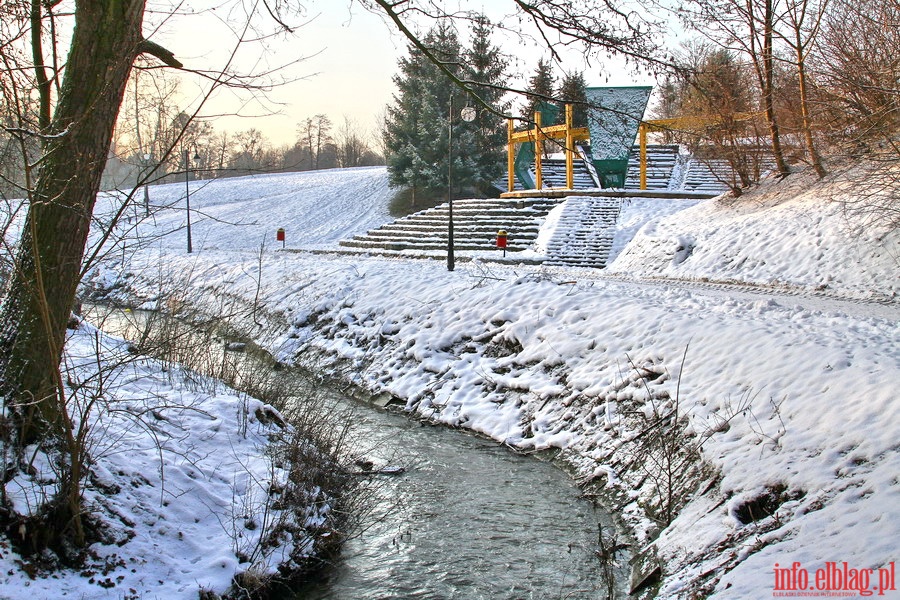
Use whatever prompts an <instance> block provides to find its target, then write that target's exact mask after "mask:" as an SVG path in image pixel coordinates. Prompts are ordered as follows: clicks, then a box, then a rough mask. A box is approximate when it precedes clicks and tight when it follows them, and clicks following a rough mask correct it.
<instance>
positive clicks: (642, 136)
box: [638, 122, 647, 190]
mask: <svg viewBox="0 0 900 600" xmlns="http://www.w3.org/2000/svg"><path fill="white" fill-rule="evenodd" d="M638 139H639V140H640V144H641V189H642V190H646V189H647V124H646V123H643V122H642V123H641V125H640V127H639V128H638Z"/></svg>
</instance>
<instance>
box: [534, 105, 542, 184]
mask: <svg viewBox="0 0 900 600" xmlns="http://www.w3.org/2000/svg"><path fill="white" fill-rule="evenodd" d="M543 155H544V143H543V140H542V139H541V112H540V111H535V112H534V170H535V181H534V187H535V188H536V189H539V190H540V189H543V187H544V176H543V174H542V173H541V162H542V161H543V158H544V156H543Z"/></svg>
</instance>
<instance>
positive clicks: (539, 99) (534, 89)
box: [522, 58, 556, 125]
mask: <svg viewBox="0 0 900 600" xmlns="http://www.w3.org/2000/svg"><path fill="white" fill-rule="evenodd" d="M555 88H556V78H555V77H554V76H553V67H552V65H551V64H550V61H549V60H544V59H543V58H542V59H541V60H539V61H538V64H537V68H536V69H535V71H534V75H532V76H531V79H529V80H528V88H527V89H526V93H527V99H528V100H527V102H526V104H525V107H524V108H523V110H522V117H523V118H524V119H525V120H527V121H529V122H530V121H531V120H532V119H534V111H535V110H537V107H538V106H539V105H540V104H541V103H550V102H551V101H552V100H551V99H552V98H553V92H554V90H555ZM542 124H543V125H553V123H542Z"/></svg>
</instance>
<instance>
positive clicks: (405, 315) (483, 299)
mask: <svg viewBox="0 0 900 600" xmlns="http://www.w3.org/2000/svg"><path fill="white" fill-rule="evenodd" d="M328 176H329V177H334V178H335V179H339V178H340V173H339V172H334V173H331V174H329V175H328ZM352 176H353V174H350V175H348V177H352ZM379 176H380V177H381V178H382V181H384V179H385V177H384V174H383V172H382V173H381V175H379ZM256 181H257V182H258V181H259V178H256ZM293 181H294V182H295V183H296V184H297V185H298V186H300V185H302V183H303V181H304V178H303V176H301V175H298V176H297V179H295V180H293ZM248 183H249V182H248ZM790 183H791V179H790V178H788V180H787V181H786V183H785V185H784V186H783V187H779V186H778V185H774V184H773V189H770V190H768V192H770V195H769V196H752V195H748V196H747V197H746V198H743V199H742V200H740V201H739V202H738V203H735V204H733V205H726V204H725V203H724V199H714V200H709V201H701V202H695V201H690V202H684V203H679V201H673V200H658V201H655V200H650V199H643V200H632V201H631V203H630V204H628V205H626V206H625V207H624V208H623V212H622V215H621V218H620V221H619V223H620V225H619V228H618V231H617V237H616V241H615V243H614V246H613V256H615V257H616V258H615V260H614V261H613V262H612V265H611V268H610V271H612V272H613V273H614V277H612V276H607V275H606V274H604V273H603V272H598V271H596V270H592V269H578V268H546V267H544V268H539V267H528V266H510V265H498V264H494V263H490V262H487V261H484V260H482V259H481V258H480V257H479V256H478V255H474V256H473V260H472V261H471V262H463V263H459V264H458V265H457V269H456V270H455V271H453V272H448V271H447V270H446V267H445V265H444V264H443V262H441V261H423V260H410V259H399V258H392V259H384V258H382V259H378V258H373V257H366V256H363V255H343V254H337V253H334V254H327V253H324V254H323V253H322V252H321V251H322V249H323V248H326V247H328V246H329V245H330V244H331V240H332V239H335V238H337V237H342V236H349V235H352V234H353V233H357V232H359V231H360V229H357V227H358V226H359V224H360V223H361V222H363V221H366V220H368V219H371V220H372V221H377V220H379V219H381V218H385V217H384V215H385V211H384V209H383V208H381V207H376V206H374V205H373V206H371V207H369V209H368V210H370V212H369V213H368V214H360V212H356V209H358V208H359V207H360V205H361V204H364V203H365V202H366V201H365V200H364V198H372V197H373V196H372V194H371V193H365V192H362V191H360V192H357V191H355V190H356V187H355V185H356V184H353V185H348V186H347V187H346V188H342V189H343V191H342V194H344V195H342V196H340V197H337V198H335V199H334V200H333V202H334V206H333V207H332V208H333V209H335V210H334V211H333V212H332V213H331V214H333V215H335V216H334V217H333V218H331V219H330V221H329V223H330V225H329V227H330V228H331V231H332V233H328V234H318V233H315V231H318V230H317V229H316V225H315V223H314V222H313V220H311V221H310V223H309V225H310V227H311V228H312V230H313V232H312V233H310V234H309V235H308V236H307V234H306V233H305V230H304V229H303V227H304V221H303V220H302V218H300V217H299V216H297V214H298V209H297V208H296V205H295V204H294V202H295V201H296V202H300V201H301V199H302V198H303V195H302V194H300V193H299V192H297V193H296V194H295V195H294V200H292V201H291V202H287V201H285V202H265V198H264V197H262V196H261V195H260V194H257V193H255V192H253V191H252V190H251V189H247V190H242V188H241V187H240V186H239V185H238V182H231V183H229V184H228V185H233V186H234V187H233V188H232V191H231V192H229V194H231V195H230V196H229V197H231V198H234V199H237V198H240V197H241V196H242V195H244V194H246V195H247V196H250V199H248V201H247V202H246V203H244V202H239V201H237V200H235V201H234V202H231V203H230V204H231V206H232V208H231V209H230V210H231V211H232V212H231V213H230V215H229V217H228V219H225V220H220V221H214V222H210V223H208V224H207V227H208V229H207V230H206V231H207V233H206V234H204V235H202V236H201V239H203V240H204V242H203V244H202V245H201V247H200V249H199V250H198V251H196V252H195V253H193V254H191V255H187V254H186V253H185V252H184V250H183V231H176V232H175V233H172V234H170V235H168V236H167V237H165V238H163V239H162V240H160V241H159V242H156V243H153V244H151V245H148V246H147V247H144V248H141V249H139V250H135V251H133V252H127V253H115V254H112V255H110V257H109V259H108V260H107V261H105V262H104V263H103V264H102V265H101V266H100V267H98V268H97V269H96V270H95V271H93V272H92V274H91V276H90V277H91V278H92V280H93V281H94V282H97V283H102V284H103V285H104V286H105V287H106V289H108V290H109V289H112V290H113V291H112V292H110V297H119V298H123V299H124V298H128V299H132V300H133V299H134V298H135V297H137V298H139V299H144V300H147V301H148V303H149V304H150V305H152V304H153V303H155V302H156V301H157V300H158V297H159V290H160V288H161V287H165V286H169V285H173V283H172V282H173V281H174V280H176V279H178V278H181V279H182V280H185V281H187V284H188V287H187V288H186V291H185V293H186V294H187V297H188V299H189V301H190V302H192V303H193V304H194V305H195V306H197V307H198V308H202V307H207V309H208V310H219V309H221V307H222V305H223V302H226V301H227V302H229V303H233V306H235V307H244V308H247V307H258V308H259V310H258V311H256V310H254V313H253V314H254V319H255V320H256V321H257V322H258V323H261V324H262V325H261V328H257V329H256V331H255V332H254V335H255V336H256V338H257V340H258V341H259V342H260V343H262V344H263V345H265V346H266V347H268V348H269V349H270V350H271V351H272V352H273V353H275V354H276V355H277V356H278V357H279V358H281V359H282V360H291V359H292V358H293V357H294V356H295V355H296V354H297V353H303V352H310V351H313V350H315V351H317V352H319V353H321V354H323V355H324V356H325V357H327V358H329V359H330V360H331V361H332V362H333V364H335V365H336V366H337V365H340V366H342V367H346V366H348V365H349V366H350V367H351V370H350V371H349V372H350V373H351V374H352V377H353V379H354V380H355V382H356V383H357V384H358V385H360V386H362V387H364V388H366V389H368V390H369V391H371V392H372V393H382V394H389V395H391V396H393V397H394V398H395V399H397V400H398V401H399V402H401V403H402V404H403V405H404V406H405V407H406V409H407V410H409V411H410V412H413V413H415V414H418V415H421V416H422V417H424V418H428V419H432V420H435V421H437V422H441V423H446V424H449V425H454V426H462V427H467V428H470V429H472V430H475V431H478V432H481V433H484V434H487V435H490V436H492V437H493V438H495V439H497V440H498V441H501V442H504V443H507V444H510V445H512V446H514V447H517V448H520V449H523V450H539V449H557V450H559V451H561V452H562V456H563V457H564V458H565V459H566V460H567V461H568V462H569V463H570V464H572V465H573V466H574V467H575V469H576V475H577V476H578V477H579V479H581V480H583V481H585V482H587V481H592V482H593V483H594V484H599V485H600V486H601V487H605V490H606V491H605V492H604V493H606V494H608V495H609V497H614V498H616V499H617V504H616V507H617V508H618V509H619V512H620V515H621V518H622V522H623V524H624V525H625V526H627V527H628V528H629V530H630V532H631V536H632V540H633V542H634V544H635V547H634V549H635V550H636V551H640V550H644V549H647V548H650V547H652V548H654V549H655V552H656V553H657V554H658V556H659V557H660V559H661V560H662V563H663V576H662V581H661V582H660V593H659V595H660V597H665V598H692V597H697V596H698V595H699V596H701V597H702V596H706V595H708V594H712V595H713V596H714V597H720V598H756V597H763V596H770V595H772V594H773V590H774V585H775V571H774V569H775V565H776V563H777V564H779V565H782V566H785V565H791V564H793V563H795V562H797V563H800V564H801V565H802V567H803V568H804V569H808V570H809V571H810V573H815V570H816V569H818V568H822V567H824V566H825V563H826V562H837V563H838V564H841V563H842V562H846V563H847V564H848V565H849V566H850V567H852V568H857V569H887V568H888V567H889V566H890V565H892V564H893V561H894V560H895V559H896V556H895V552H896V543H895V540H896V539H897V538H898V536H900V518H898V517H900V514H898V507H900V501H898V500H900V498H898V496H900V481H898V479H897V475H896V473H897V467H898V464H900V463H898V449H900V448H898V446H897V440H898V439H900V418H898V417H900V415H898V404H897V402H896V397H895V396H896V395H895V393H894V392H893V389H892V385H893V384H892V382H894V381H896V380H897V378H898V377H900V303H898V301H897V299H896V297H895V294H894V291H895V290H896V289H897V284H898V281H897V273H898V262H897V257H898V255H900V252H898V241H900V240H898V235H897V232H896V231H876V230H874V229H870V230H869V231H868V233H867V235H863V236H860V235H857V234H856V233H854V230H853V227H852V225H853V220H852V219H853V217H852V215H849V216H848V215H845V214H844V213H843V212H842V211H839V210H836V209H835V206H839V205H832V204H830V203H828V202H824V201H822V200H821V199H817V198H816V197H815V195H813V194H807V195H806V196H801V197H798V198H796V199H795V198H793V196H794V195H795V194H794V193H793V192H791V193H787V192H784V193H782V190H784V188H785V187H786V186H787V184H790ZM827 183H828V182H826V184H827ZM223 185H224V184H223ZM334 185H335V186H337V185H341V184H339V183H335V184H334ZM372 185H373V188H375V187H377V186H376V185H375V184H374V183H373V184H372ZM248 187H252V186H249V185H248ZM273 187H274V188H276V189H277V187H278V186H277V185H273ZM824 191H825V190H824V189H822V190H820V192H823V193H824ZM152 192H153V193H154V194H155V193H157V190H153V191H152ZM167 193H168V192H167ZM171 193H172V194H174V196H173V197H177V192H174V191H173V192H171ZM222 195H224V192H223V193H222ZM320 197H324V196H320ZM191 200H192V207H193V206H194V204H193V203H194V195H193V194H192V197H191ZM207 202H208V203H209V204H208V205H206V203H207ZM263 205H264V206H265V208H266V210H267V211H268V212H267V213H266V214H267V216H266V217H265V222H264V223H260V224H259V227H260V229H259V231H263V230H266V231H272V227H273V226H285V227H286V228H289V231H294V228H297V229H296V231H297V234H298V237H300V238H306V237H308V238H309V239H310V243H311V244H313V245H314V246H315V247H316V249H317V250H319V252H317V253H307V252H299V253H285V252H278V251H277V249H275V248H272V247H271V246H269V247H268V249H267V250H266V251H265V252H264V253H262V254H258V253H257V252H256V251H257V250H258V249H259V239H257V238H256V236H255V235H250V234H248V233H247V231H248V229H247V228H246V227H241V226H236V225H231V224H229V223H227V222H225V221H227V220H237V219H238V218H245V219H259V218H261V217H258V215H257V213H259V212H260V211H261V208H260V207H261V206H263ZM215 206H216V205H215V197H213V196H210V197H208V199H207V200H204V199H203V197H202V196H201V195H200V194H199V193H198V195H197V207H198V211H207V210H209V211H210V212H212V211H213V210H214V209H215ZM342 207H343V208H342ZM215 210H218V209H215ZM300 210H303V209H300ZM362 212H363V213H365V211H362ZM217 214H221V213H217ZM235 215H238V216H235ZM164 219H168V221H165V222H164ZM177 219H178V216H177V215H174V216H168V217H161V216H159V217H157V220H156V223H155V224H154V223H150V222H148V223H143V224H141V225H140V226H139V227H138V229H137V231H136V232H135V235H134V237H135V238H138V237H139V238H141V239H153V238H154V236H155V235H156V234H158V233H161V232H165V231H166V228H169V229H170V230H171V229H173V227H172V226H173V224H175V223H176V222H177ZM289 219H292V220H290V221H289ZM283 223H289V224H288V225H283ZM554 223H555V224H556V226H557V227H559V221H558V220H555V219H550V220H548V227H549V226H552V225H553V224H554ZM339 229H343V232H341V233H339V232H338V230H339ZM272 236H273V237H274V232H272ZM290 239H292V238H289V240H290ZM542 239H546V235H545V236H544V237H543V238H542ZM331 247H334V248H335V249H336V246H331ZM536 251H540V247H538V248H537V250H536ZM669 278H674V279H669ZM677 280H692V281H701V282H702V281H709V282H722V281H725V282H747V283H750V284H754V285H752V286H749V287H747V288H742V289H741V290H739V291H732V290H731V289H729V288H728V287H719V288H716V287H702V286H693V285H692V286H685V285H682V284H681V283H679V282H678V281H677ZM654 282H655V283H654ZM119 286H121V287H119ZM823 286H825V287H824V288H823ZM782 287H784V288H789V289H790V290H791V291H792V292H793V293H794V294H795V295H780V294H778V293H775V290H776V289H781V288H782ZM816 288H819V292H822V291H823V290H824V291H827V292H828V293H829V294H831V296H832V298H831V299H829V301H828V302H823V301H821V300H820V299H819V298H813V297H809V296H806V295H804V293H805V291H810V292H815V291H816ZM876 301H877V302H876ZM341 372H344V373H346V372H347V371H341ZM676 406H677V410H678V415H679V416H680V417H681V420H680V421H677V422H678V423H679V427H682V426H683V427H684V428H685V431H686V432H687V434H688V435H689V437H688V438H687V440H688V441H687V442H686V443H687V444H689V445H691V446H692V447H693V448H695V449H696V452H698V453H699V456H700V458H702V463H703V468H702V469H699V470H693V469H692V468H691V469H686V470H684V473H686V474H685V478H686V479H684V480H683V481H685V485H688V487H689V488H690V490H691V493H689V494H688V495H687V496H683V497H681V498H680V499H679V502H678V504H679V507H680V512H678V513H677V515H676V516H675V518H674V520H673V521H672V523H671V524H670V525H668V526H663V524H662V523H660V522H659V521H658V520H656V521H655V520H654V519H653V517H657V518H658V517H659V509H660V507H661V505H662V504H663V503H664V502H663V500H664V499H665V498H664V496H665V493H664V490H661V488H660V487H659V485H657V484H655V483H654V481H658V477H656V478H655V476H654V472H652V469H653V468H654V467H652V464H651V463H649V462H648V461H643V462H642V461H640V460H639V459H640V457H641V455H640V454H639V451H641V450H642V449H643V450H645V451H646V450H648V447H643V446H641V443H642V440H644V439H647V438H648V437H652V436H648V435H647V434H646V433H645V432H644V428H645V427H646V426H647V423H652V422H656V421H655V419H657V418H658V417H659V416H661V415H662V416H664V415H670V414H672V411H673V410H674V409H675V408H676ZM701 442H702V443H701ZM658 449H659V448H658V447H657V446H651V447H649V450H650V451H652V452H656V451H657V450H658ZM642 464H643V465H650V466H643V467H642V466H641V465H642ZM680 474H681V472H679V473H675V475H680ZM656 475H658V473H656ZM767 499H768V500H770V502H769V504H770V505H771V506H772V507H773V508H772V510H771V511H758V510H757V511H756V513H757V514H755V515H752V513H753V512H754V507H756V508H758V507H760V506H763V505H765V504H766V501H767ZM523 501H527V498H523ZM681 504H683V506H681ZM748 514H751V516H752V518H748ZM130 551H131V550H130V549H129V546H128V545H127V544H126V545H125V546H124V547H123V548H122V549H120V550H119V552H120V553H126V552H130ZM873 573H877V571H873ZM180 577H183V579H184V580H185V581H187V580H188V579H189V578H190V577H191V574H190V573H183V574H181V575H180ZM17 581H21V579H19V580H17ZM61 581H62V580H61ZM61 585H65V583H62V584H61ZM873 585H877V582H873ZM891 593H896V592H891ZM110 597H114V596H110Z"/></svg>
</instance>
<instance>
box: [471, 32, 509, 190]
mask: <svg viewBox="0 0 900 600" xmlns="http://www.w3.org/2000/svg"><path fill="white" fill-rule="evenodd" d="M492 32H493V27H492V25H491V22H490V21H489V20H488V19H487V18H486V17H484V16H479V17H478V18H476V19H475V21H474V22H473V23H472V29H471V42H470V46H469V48H468V49H466V51H465V53H464V55H465V58H466V68H467V71H468V74H467V77H468V80H469V81H471V82H472V84H471V89H472V91H473V92H474V95H475V96H477V101H476V100H475V99H474V98H471V97H469V98H467V100H466V102H467V104H468V103H469V102H471V104H472V108H474V109H475V120H474V121H472V122H471V123H470V124H468V125H462V127H467V128H469V129H471V131H472V134H473V145H472V147H470V148H466V149H465V152H466V153H467V154H468V155H469V156H470V157H471V158H472V162H473V163H474V164H473V166H474V169H475V173H474V174H473V184H474V185H475V187H476V188H477V189H478V190H479V191H481V192H482V193H487V192H488V188H489V187H490V185H491V182H492V181H494V180H496V178H497V177H499V176H500V173H501V171H502V165H503V153H504V151H505V148H506V128H505V122H504V120H503V118H502V116H501V115H502V114H503V113H506V112H508V111H509V108H510V102H509V101H508V100H505V95H506V92H505V90H504V89H503V84H504V83H505V82H506V78H507V75H508V74H507V65H508V60H507V58H506V56H504V55H503V53H502V52H501V51H500V48H498V47H497V46H495V45H493V44H492V43H491V34H492ZM484 107H489V109H488V108H484Z"/></svg>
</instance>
